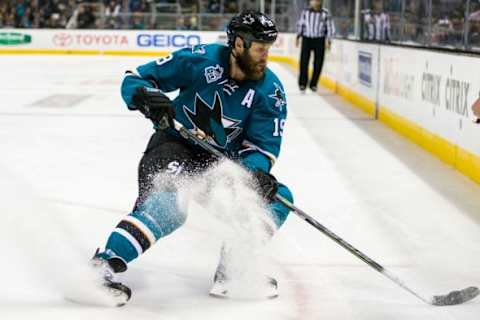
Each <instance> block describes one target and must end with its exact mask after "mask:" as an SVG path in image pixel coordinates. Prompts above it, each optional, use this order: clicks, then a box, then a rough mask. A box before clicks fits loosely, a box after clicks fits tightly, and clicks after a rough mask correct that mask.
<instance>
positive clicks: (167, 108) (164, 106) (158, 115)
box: [132, 87, 175, 127]
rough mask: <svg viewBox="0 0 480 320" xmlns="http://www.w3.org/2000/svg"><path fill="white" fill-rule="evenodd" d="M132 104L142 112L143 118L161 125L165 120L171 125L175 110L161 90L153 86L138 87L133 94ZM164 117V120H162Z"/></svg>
mask: <svg viewBox="0 0 480 320" xmlns="http://www.w3.org/2000/svg"><path fill="white" fill-rule="evenodd" d="M132 101H133V104H134V105H135V107H137V109H138V110H139V111H140V112H141V113H143V115H144V116H145V118H148V119H150V120H152V122H153V123H155V124H160V125H162V122H163V121H165V120H167V121H168V125H170V126H171V127H173V119H174V118H175V110H174V109H173V105H172V101H171V100H170V98H168V97H167V96H166V95H165V94H164V93H163V92H162V91H160V90H158V89H155V88H148V87H139V88H137V91H136V92H135V94H134V95H133V98H132ZM164 119H165V120H164Z"/></svg>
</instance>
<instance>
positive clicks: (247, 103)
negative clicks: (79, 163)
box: [121, 44, 287, 172]
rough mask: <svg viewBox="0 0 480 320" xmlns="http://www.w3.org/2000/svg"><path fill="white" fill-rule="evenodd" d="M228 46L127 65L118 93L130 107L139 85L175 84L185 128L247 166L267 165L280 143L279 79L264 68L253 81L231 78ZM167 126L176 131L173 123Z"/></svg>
mask: <svg viewBox="0 0 480 320" xmlns="http://www.w3.org/2000/svg"><path fill="white" fill-rule="evenodd" d="M229 61H230V48H228V47H226V46H224V45H220V44H208V45H197V46H195V47H191V48H184V49H181V50H178V51H176V52H174V53H172V54H171V55H169V56H167V57H164V58H160V59H158V60H156V61H152V62H150V63H147V64H145V65H141V66H139V67H138V68H137V69H136V70H132V71H127V73H126V76H125V79H124V81H123V83H122V88H121V91H122V97H123V99H124V101H125V103H126V104H127V106H128V108H129V109H131V110H135V109H136V107H135V106H134V105H133V104H132V96H133V94H134V93H135V90H136V88H137V87H139V86H146V87H153V88H158V89H160V90H162V91H164V92H171V91H175V90H177V89H179V94H178V96H177V97H176V98H175V99H174V100H173V106H174V108H175V114H176V115H175V118H176V120H177V121H179V122H180V123H182V124H183V125H184V126H185V127H186V128H188V129H201V130H203V131H204V132H210V133H211V134H210V136H211V138H210V139H209V140H208V142H209V143H211V144H212V145H214V146H215V147H216V148H218V149H219V150H221V151H223V152H224V153H225V154H226V155H228V156H230V157H232V156H233V157H238V158H240V159H241V161H242V163H243V164H244V165H245V166H247V167H248V168H250V169H261V170H264V171H266V172H268V171H270V169H271V166H272V165H273V163H275V160H276V159H277V157H278V155H279V153H280V145H281V143H282V135H283V129H284V125H285V120H286V117H287V102H286V98H285V91H284V88H283V86H282V83H281V81H280V80H279V79H278V78H277V76H276V75H275V74H274V73H273V72H272V71H271V70H270V69H268V68H266V70H265V76H264V77H263V78H262V79H261V80H258V81H252V80H247V81H243V82H237V81H235V80H233V79H232V78H230V71H229ZM167 132H169V133H170V134H173V135H178V133H177V132H176V131H174V129H167Z"/></svg>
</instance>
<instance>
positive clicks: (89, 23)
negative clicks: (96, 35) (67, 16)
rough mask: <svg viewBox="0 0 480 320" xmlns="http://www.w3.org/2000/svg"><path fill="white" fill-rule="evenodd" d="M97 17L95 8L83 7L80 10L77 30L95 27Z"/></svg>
mask: <svg viewBox="0 0 480 320" xmlns="http://www.w3.org/2000/svg"><path fill="white" fill-rule="evenodd" d="M95 20H96V19H95V15H94V13H93V8H92V7H91V6H89V5H82V6H79V8H78V16H77V28H78V29H90V28H94V27H95Z"/></svg>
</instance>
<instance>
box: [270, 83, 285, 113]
mask: <svg viewBox="0 0 480 320" xmlns="http://www.w3.org/2000/svg"><path fill="white" fill-rule="evenodd" d="M273 84H274V85H275V92H274V93H273V94H270V95H269V97H270V98H272V99H274V100H275V107H276V108H278V109H280V111H282V109H283V106H284V105H286V104H287V101H285V98H284V97H285V91H283V89H282V87H280V85H278V83H276V82H274V83H273Z"/></svg>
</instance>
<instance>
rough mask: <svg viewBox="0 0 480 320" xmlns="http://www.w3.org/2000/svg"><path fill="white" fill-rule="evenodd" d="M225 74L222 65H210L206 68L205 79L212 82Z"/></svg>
mask: <svg viewBox="0 0 480 320" xmlns="http://www.w3.org/2000/svg"><path fill="white" fill-rule="evenodd" d="M222 75H223V68H222V67H220V65H218V64H217V65H216V66H210V67H206V68H205V79H206V80H207V83H212V82H215V81H217V80H220V79H221V78H222Z"/></svg>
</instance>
